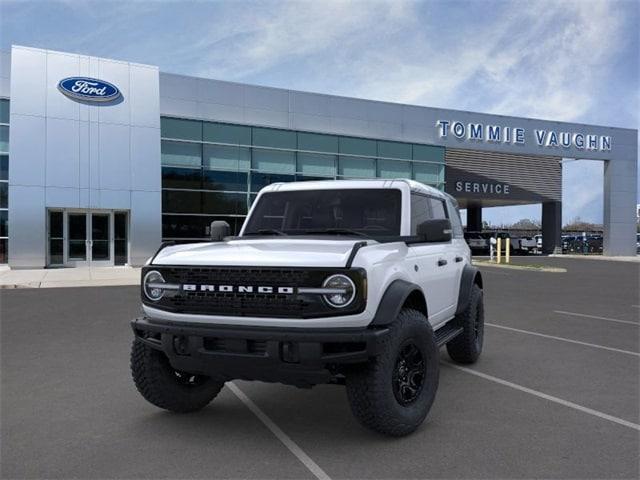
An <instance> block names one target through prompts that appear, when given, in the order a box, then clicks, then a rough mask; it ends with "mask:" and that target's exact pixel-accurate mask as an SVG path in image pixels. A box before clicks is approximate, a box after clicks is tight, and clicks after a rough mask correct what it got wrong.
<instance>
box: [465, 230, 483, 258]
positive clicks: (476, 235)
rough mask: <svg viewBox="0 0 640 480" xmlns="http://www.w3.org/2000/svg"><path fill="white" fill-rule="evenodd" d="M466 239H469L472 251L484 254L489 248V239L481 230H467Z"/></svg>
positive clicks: (468, 242)
mask: <svg viewBox="0 0 640 480" xmlns="http://www.w3.org/2000/svg"><path fill="white" fill-rule="evenodd" d="M464 239H465V240H466V241H467V245H469V248H470V249H471V252H472V253H476V254H478V253H481V254H484V253H486V252H487V251H488V250H489V239H488V238H485V237H484V236H483V235H482V234H481V233H480V232H465V234H464Z"/></svg>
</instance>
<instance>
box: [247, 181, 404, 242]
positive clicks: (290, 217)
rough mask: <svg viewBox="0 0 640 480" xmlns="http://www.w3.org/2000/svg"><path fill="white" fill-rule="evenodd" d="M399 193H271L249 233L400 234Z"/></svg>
mask: <svg viewBox="0 0 640 480" xmlns="http://www.w3.org/2000/svg"><path fill="white" fill-rule="evenodd" d="M401 200H402V195H401V192H400V190H397V189H377V190H376V189H346V190H308V191H306V190H305V191H293V192H283V191H278V192H269V193H265V194H263V195H262V196H261V197H260V200H258V202H257V204H256V205H255V207H254V210H253V214H252V215H251V217H250V219H249V223H248V224H247V231H246V233H256V232H258V231H259V230H261V229H273V228H275V229H278V230H282V231H284V232H285V233H290V234H299V235H304V234H307V233H309V230H318V229H327V228H346V229H350V230H356V231H358V232H362V233H367V234H369V235H372V236H374V237H375V236H376V235H378V236H386V235H398V234H399V233H400V218H401V215H400V213H401V212H400V203H401Z"/></svg>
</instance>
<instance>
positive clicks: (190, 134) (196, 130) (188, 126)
mask: <svg viewBox="0 0 640 480" xmlns="http://www.w3.org/2000/svg"><path fill="white" fill-rule="evenodd" d="M160 134H161V136H162V137H163V138H180V139H183V140H198V141H200V140H202V122H199V121H197V120H182V119H179V118H167V117H162V118H160Z"/></svg>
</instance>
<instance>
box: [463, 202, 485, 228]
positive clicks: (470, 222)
mask: <svg viewBox="0 0 640 480" xmlns="http://www.w3.org/2000/svg"><path fill="white" fill-rule="evenodd" d="M480 231H482V207H481V206H480V205H469V206H468V207H467V232H480Z"/></svg>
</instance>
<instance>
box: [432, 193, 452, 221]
mask: <svg viewBox="0 0 640 480" xmlns="http://www.w3.org/2000/svg"><path fill="white" fill-rule="evenodd" d="M429 206H430V208H431V215H432V216H431V218H433V219H436V220H444V219H447V218H449V217H448V216H447V209H446V208H445V206H444V200H440V199H439V198H431V197H429Z"/></svg>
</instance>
